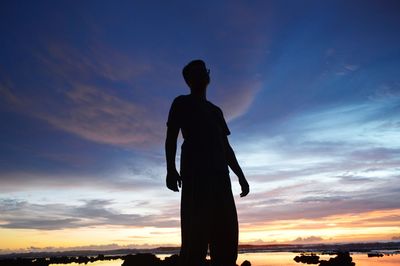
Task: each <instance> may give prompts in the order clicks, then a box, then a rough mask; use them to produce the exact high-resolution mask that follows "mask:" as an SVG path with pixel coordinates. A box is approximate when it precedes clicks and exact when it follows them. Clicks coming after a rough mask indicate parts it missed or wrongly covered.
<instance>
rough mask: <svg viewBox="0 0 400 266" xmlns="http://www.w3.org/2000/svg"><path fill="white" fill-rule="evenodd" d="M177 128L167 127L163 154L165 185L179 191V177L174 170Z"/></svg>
mask: <svg viewBox="0 0 400 266" xmlns="http://www.w3.org/2000/svg"><path fill="white" fill-rule="evenodd" d="M178 134H179V128H178V127H173V126H170V127H168V128H167V138H166V140H165V156H166V159H167V180H166V182H167V187H168V188H169V189H170V190H172V191H179V189H178V186H179V187H181V182H182V181H181V177H180V175H179V173H178V171H177V170H176V166H175V156H176V142H177V139H178Z"/></svg>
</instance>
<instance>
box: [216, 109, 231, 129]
mask: <svg viewBox="0 0 400 266" xmlns="http://www.w3.org/2000/svg"><path fill="white" fill-rule="evenodd" d="M218 111H219V114H220V120H221V127H222V130H223V132H224V134H225V135H230V134H231V131H230V130H229V128H228V125H227V124H226V121H225V118H224V113H223V112H222V110H221V108H218Z"/></svg>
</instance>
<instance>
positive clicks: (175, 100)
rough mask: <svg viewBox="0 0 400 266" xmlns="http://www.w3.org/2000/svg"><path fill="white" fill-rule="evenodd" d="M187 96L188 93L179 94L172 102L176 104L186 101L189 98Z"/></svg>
mask: <svg viewBox="0 0 400 266" xmlns="http://www.w3.org/2000/svg"><path fill="white" fill-rule="evenodd" d="M188 96H189V95H179V96H177V97H175V99H174V101H173V102H174V103H177V104H179V103H184V102H187V101H188V99H189V97H188Z"/></svg>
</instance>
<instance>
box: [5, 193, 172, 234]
mask: <svg viewBox="0 0 400 266" xmlns="http://www.w3.org/2000/svg"><path fill="white" fill-rule="evenodd" d="M112 204H113V202H112V201H110V200H103V199H101V200H97V199H93V200H84V201H82V203H81V204H80V205H68V204H55V203H53V204H31V203H28V202H27V201H19V200H14V199H2V200H1V201H0V210H1V212H2V218H1V222H0V227H2V228H15V229H38V230H61V229H65V228H79V227H90V226H124V227H144V226H154V227H177V226H178V225H179V221H178V220H177V217H174V216H167V215H165V214H160V215H158V216H157V215H142V214H138V213H121V212H120V211H118V210H116V209H115V208H113V207H111V205H112Z"/></svg>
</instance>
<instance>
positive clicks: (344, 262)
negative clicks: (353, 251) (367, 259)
mask: <svg viewBox="0 0 400 266" xmlns="http://www.w3.org/2000/svg"><path fill="white" fill-rule="evenodd" d="M352 261H353V259H352V258H351V256H350V253H349V252H340V253H338V254H337V256H336V257H334V258H330V259H329V260H328V261H326V260H321V261H320V264H319V266H355V265H356V264H355V263H354V262H352Z"/></svg>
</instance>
